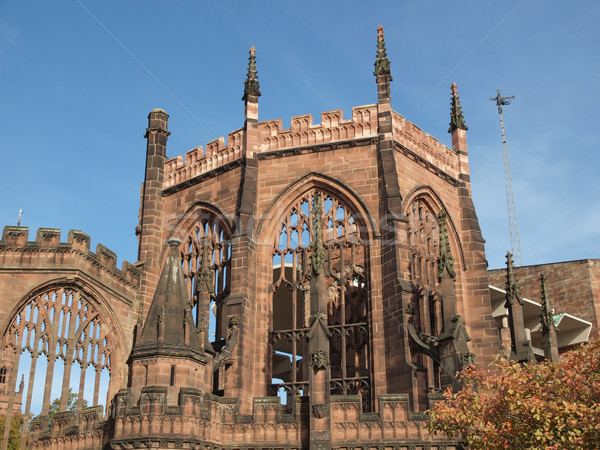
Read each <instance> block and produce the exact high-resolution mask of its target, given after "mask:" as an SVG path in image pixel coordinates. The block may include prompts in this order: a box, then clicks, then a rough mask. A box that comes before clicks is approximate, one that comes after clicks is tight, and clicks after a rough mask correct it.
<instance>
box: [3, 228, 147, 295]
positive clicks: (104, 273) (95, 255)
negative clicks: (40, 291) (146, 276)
mask: <svg viewBox="0 0 600 450" xmlns="http://www.w3.org/2000/svg"><path fill="white" fill-rule="evenodd" d="M28 237H29V228H28V227H13V226H6V227H4V230H3V232H2V240H0V267H2V268H3V269H5V270H7V269H8V270H11V269H13V270H28V269H35V270H40V269H43V270H49V269H56V270H57V271H60V272H68V271H72V270H80V271H82V272H84V273H87V274H89V275H91V276H93V277H98V276H99V277H100V278H101V279H103V280H104V281H105V282H107V284H108V285H109V286H111V288H113V289H115V290H117V291H118V292H121V293H125V292H130V291H131V290H132V289H133V290H137V288H138V286H139V283H140V280H141V275H142V274H141V271H140V269H139V268H137V267H135V266H134V265H133V264H131V263H129V262H127V261H123V264H122V266H121V269H117V255H116V254H115V253H114V252H113V251H112V250H110V249H108V248H107V247H105V246H104V245H102V244H98V245H97V246H96V251H95V252H93V251H91V250H90V245H91V239H90V237H89V236H88V235H87V234H85V233H84V232H82V231H79V230H70V231H69V233H68V237H67V242H61V240H60V237H61V231H60V229H58V228H39V229H38V230H37V232H36V239H35V241H29V240H28Z"/></svg>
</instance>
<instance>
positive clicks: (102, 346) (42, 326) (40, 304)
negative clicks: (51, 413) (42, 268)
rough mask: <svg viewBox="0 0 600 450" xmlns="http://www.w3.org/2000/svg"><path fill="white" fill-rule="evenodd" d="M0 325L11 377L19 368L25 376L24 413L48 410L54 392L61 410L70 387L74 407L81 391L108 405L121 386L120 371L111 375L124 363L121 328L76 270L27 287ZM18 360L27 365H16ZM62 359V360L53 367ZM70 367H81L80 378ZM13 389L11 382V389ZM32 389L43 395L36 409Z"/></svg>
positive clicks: (92, 400)
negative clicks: (67, 274) (38, 407)
mask: <svg viewBox="0 0 600 450" xmlns="http://www.w3.org/2000/svg"><path fill="white" fill-rule="evenodd" d="M1 331H2V334H1V335H0V336H1V339H2V340H1V341H0V346H1V350H0V351H1V354H2V361H3V363H6V364H8V365H10V366H11V375H12V376H11V377H10V378H11V380H10V383H11V384H13V383H15V382H16V381H17V374H18V373H22V374H23V377H24V378H26V380H27V383H26V386H27V387H26V389H27V395H26V397H25V398H24V399H23V400H24V404H23V407H24V411H23V412H24V413H25V414H30V413H34V412H35V413H41V415H46V414H48V410H49V405H50V402H51V400H52V399H53V397H58V398H60V406H59V411H65V410H66V408H67V405H68V402H69V394H70V389H71V388H73V390H74V392H73V393H74V394H77V395H78V403H77V411H81V408H82V407H83V405H84V398H85V397H87V398H86V401H87V404H88V405H89V406H96V405H99V404H104V405H105V406H107V401H108V398H110V397H111V396H112V394H114V393H116V391H117V390H118V389H119V388H120V387H121V382H122V381H123V380H122V377H119V376H116V377H115V376H114V375H115V373H114V370H115V369H117V368H120V367H123V366H124V363H125V340H124V333H123V330H122V328H121V326H120V324H119V321H118V320H117V318H116V315H115V313H114V311H113V310H112V308H111V307H110V305H109V304H108V302H107V301H106V299H105V298H104V297H103V296H102V295H101V294H100V293H99V292H98V291H97V290H96V289H94V288H93V287H92V286H91V285H89V284H88V283H87V282H86V281H85V280H83V279H81V278H80V277H78V276H75V277H62V278H56V279H53V280H49V281H47V282H45V283H42V284H40V285H38V286H36V287H35V288H33V289H32V290H30V291H29V292H28V293H26V294H25V295H24V296H22V297H21V299H20V300H19V301H18V302H17V303H16V304H15V306H14V307H13V309H12V311H11V312H10V314H9V315H7V320H6V321H5V322H4V323H3V324H2V329H1ZM38 360H39V361H40V364H38ZM21 362H22V363H23V364H24V365H27V366H28V367H21V368H19V365H20V363H21ZM60 362H62V363H63V365H64V366H63V367H61V366H60V365H59V366H58V369H59V370H58V371H57V372H55V370H54V369H55V365H56V364H57V363H58V364H60ZM72 367H75V368H77V369H78V370H79V380H76V379H74V378H73V377H72V376H71V375H72V372H71V368H72ZM61 368H62V371H61V370H60V369H61ZM41 378H43V379H41ZM59 378H62V379H59ZM6 381H8V380H6ZM34 390H35V391H36V392H34ZM39 390H41V392H38V391H39ZM14 391H15V389H14V385H11V386H9V390H8V392H9V395H14ZM101 391H102V395H100V393H101ZM34 395H35V396H36V397H35V398H37V399H42V402H41V410H40V411H38V410H37V408H35V411H34V410H33V409H32V407H31V406H32V403H33V398H34V397H33V396H34ZM105 412H106V409H105Z"/></svg>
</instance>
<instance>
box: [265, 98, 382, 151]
mask: <svg viewBox="0 0 600 450" xmlns="http://www.w3.org/2000/svg"><path fill="white" fill-rule="evenodd" d="M281 124H282V122H281V119H276V120H268V121H265V122H259V124H258V128H259V130H260V132H261V137H262V145H261V151H263V152H267V151H273V150H281V149H285V148H291V147H301V146H307V145H319V144H326V143H329V142H335V141H345V140H349V139H359V138H363V137H372V136H376V135H377V106H376V105H366V106H357V107H354V108H352V119H350V120H344V115H343V112H342V110H341V109H338V110H334V111H326V112H323V113H321V123H320V124H313V123H312V114H306V115H302V116H293V117H292V119H291V128H290V129H288V130H282V125H281Z"/></svg>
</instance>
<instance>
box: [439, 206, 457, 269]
mask: <svg viewBox="0 0 600 450" xmlns="http://www.w3.org/2000/svg"><path fill="white" fill-rule="evenodd" d="M446 217H447V216H446V211H445V210H443V209H442V210H441V211H440V213H439V214H438V225H439V227H440V257H439V258H438V279H439V280H441V279H442V278H443V276H444V270H447V271H448V275H450V276H451V277H452V278H455V277H456V272H455V271H454V257H453V256H452V252H451V251H450V242H449V241H448V227H447V226H446Z"/></svg>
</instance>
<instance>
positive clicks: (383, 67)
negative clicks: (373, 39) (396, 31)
mask: <svg viewBox="0 0 600 450" xmlns="http://www.w3.org/2000/svg"><path fill="white" fill-rule="evenodd" d="M373 75H375V76H379V75H389V76H390V81H392V80H393V79H392V75H391V72H390V60H389V59H388V58H387V53H386V51H385V39H384V37H383V27H382V26H381V25H379V26H378V27H377V59H376V60H375V72H373Z"/></svg>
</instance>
